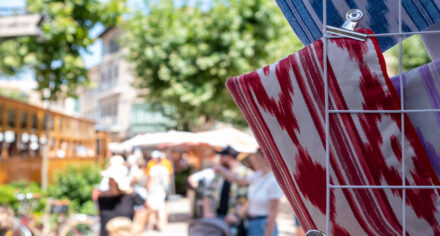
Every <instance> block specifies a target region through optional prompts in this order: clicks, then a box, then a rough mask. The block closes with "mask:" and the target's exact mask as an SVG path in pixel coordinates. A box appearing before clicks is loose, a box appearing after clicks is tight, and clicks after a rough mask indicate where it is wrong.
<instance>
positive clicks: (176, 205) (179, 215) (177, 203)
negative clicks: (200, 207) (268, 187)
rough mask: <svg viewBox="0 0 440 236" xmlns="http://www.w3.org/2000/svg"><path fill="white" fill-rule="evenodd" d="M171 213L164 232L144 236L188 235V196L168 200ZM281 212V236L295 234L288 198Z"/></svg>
mask: <svg viewBox="0 0 440 236" xmlns="http://www.w3.org/2000/svg"><path fill="white" fill-rule="evenodd" d="M167 208H168V214H169V223H168V225H167V226H166V227H165V228H164V229H163V231H162V232H157V231H149V232H145V233H144V236H159V235H160V236H168V235H169V236H175V235H179V236H187V235H188V222H189V220H190V217H189V212H190V207H189V202H188V199H187V198H181V199H178V200H174V201H171V202H168V205H167ZM280 209H281V210H280V213H279V215H278V219H277V222H278V229H279V231H280V234H279V235H280V236H294V235H296V234H295V228H294V222H293V212H292V209H291V207H290V205H289V203H288V202H287V200H285V199H282V201H281V206H280Z"/></svg>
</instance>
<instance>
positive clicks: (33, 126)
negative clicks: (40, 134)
mask: <svg viewBox="0 0 440 236" xmlns="http://www.w3.org/2000/svg"><path fill="white" fill-rule="evenodd" d="M31 129H32V131H34V132H35V131H37V129H38V116H37V114H35V113H34V114H32V117H31Z"/></svg>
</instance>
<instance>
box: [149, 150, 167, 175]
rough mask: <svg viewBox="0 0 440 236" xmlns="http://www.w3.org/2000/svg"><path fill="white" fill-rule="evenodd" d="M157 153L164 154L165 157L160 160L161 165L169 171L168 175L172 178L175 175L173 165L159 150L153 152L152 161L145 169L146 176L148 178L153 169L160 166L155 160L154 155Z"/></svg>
mask: <svg viewBox="0 0 440 236" xmlns="http://www.w3.org/2000/svg"><path fill="white" fill-rule="evenodd" d="M157 152H159V153H162V154H163V155H164V156H163V158H160V164H161V165H162V166H164V167H165V168H166V169H167V171H168V174H169V175H170V177H171V176H172V175H173V173H174V171H173V165H172V164H171V161H170V160H168V158H166V157H165V154H164V153H163V152H160V151H157V150H155V151H153V152H151V159H150V160H149V161H148V162H147V167H146V168H145V174H146V175H147V176H148V175H149V172H150V170H151V168H153V167H154V166H155V165H157V164H158V162H157V161H156V160H154V159H155V158H153V153H157Z"/></svg>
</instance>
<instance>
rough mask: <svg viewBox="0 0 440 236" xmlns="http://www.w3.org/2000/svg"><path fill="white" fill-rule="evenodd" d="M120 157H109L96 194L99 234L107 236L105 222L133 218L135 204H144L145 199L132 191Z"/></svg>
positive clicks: (126, 171)
mask: <svg viewBox="0 0 440 236" xmlns="http://www.w3.org/2000/svg"><path fill="white" fill-rule="evenodd" d="M121 159H122V157H118V156H116V157H113V158H112V159H110V165H109V167H108V168H107V169H106V170H104V171H102V172H101V175H102V176H103V179H107V186H105V185H106V183H105V182H104V183H102V184H101V190H103V191H101V192H100V193H99V196H98V200H97V201H98V206H99V216H100V220H101V234H100V235H101V236H107V235H108V232H107V230H106V228H105V227H106V225H107V223H108V222H109V221H110V220H111V219H113V218H116V217H119V216H123V217H127V218H129V219H130V220H133V218H134V213H135V206H142V205H145V200H144V199H142V198H141V197H140V196H139V195H138V194H136V193H134V192H133V189H132V188H131V187H130V179H129V178H128V169H127V167H126V166H125V162H124V160H123V159H122V161H121Z"/></svg>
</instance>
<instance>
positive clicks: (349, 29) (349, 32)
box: [326, 9, 367, 41]
mask: <svg viewBox="0 0 440 236" xmlns="http://www.w3.org/2000/svg"><path fill="white" fill-rule="evenodd" d="M363 16H364V14H363V13H362V11H361V10H359V9H352V10H350V11H348V12H347V14H346V15H345V22H344V24H342V26H341V28H338V27H334V26H329V25H327V28H326V29H327V32H329V33H332V34H336V35H339V36H344V37H347V38H351V39H355V40H359V41H365V39H366V38H367V35H366V34H362V33H358V32H355V31H354V30H355V29H356V27H357V26H358V24H359V21H360V20H361V19H362V17H363Z"/></svg>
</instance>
